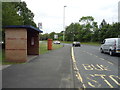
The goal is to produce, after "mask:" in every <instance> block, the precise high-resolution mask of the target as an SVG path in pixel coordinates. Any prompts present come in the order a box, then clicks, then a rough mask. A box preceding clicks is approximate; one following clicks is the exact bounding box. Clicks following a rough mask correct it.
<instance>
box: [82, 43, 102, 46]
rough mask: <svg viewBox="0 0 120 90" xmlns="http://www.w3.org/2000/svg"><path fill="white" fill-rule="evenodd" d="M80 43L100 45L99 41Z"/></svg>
mask: <svg viewBox="0 0 120 90" xmlns="http://www.w3.org/2000/svg"><path fill="white" fill-rule="evenodd" d="M81 44H85V45H94V46H100V45H101V44H100V43H99V42H81Z"/></svg>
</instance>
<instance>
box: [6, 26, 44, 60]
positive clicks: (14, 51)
mask: <svg viewBox="0 0 120 90" xmlns="http://www.w3.org/2000/svg"><path fill="white" fill-rule="evenodd" d="M4 30H5V60H6V61H9V62H26V61H27V57H28V55H39V33H42V32H43V31H41V30H39V29H38V28H35V27H33V26H28V25H17V26H16V25H15V26H5V27H4Z"/></svg>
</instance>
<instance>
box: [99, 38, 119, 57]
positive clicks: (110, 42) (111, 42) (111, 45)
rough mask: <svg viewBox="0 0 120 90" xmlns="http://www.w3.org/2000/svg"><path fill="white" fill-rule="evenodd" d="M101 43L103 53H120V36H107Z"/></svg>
mask: <svg viewBox="0 0 120 90" xmlns="http://www.w3.org/2000/svg"><path fill="white" fill-rule="evenodd" d="M101 44H102V45H101V47H100V52H101V53H109V54H110V55H111V56H112V55H114V54H120V38H107V39H105V40H103V42H102V43H101Z"/></svg>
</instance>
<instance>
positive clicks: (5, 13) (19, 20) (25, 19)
mask: <svg viewBox="0 0 120 90" xmlns="http://www.w3.org/2000/svg"><path fill="white" fill-rule="evenodd" d="M33 18H34V14H33V13H32V11H31V10H29V9H28V8H27V4H26V3H25V2H3V3H2V25H3V26H6V25H32V26H35V27H36V24H35V23H34V21H33Z"/></svg>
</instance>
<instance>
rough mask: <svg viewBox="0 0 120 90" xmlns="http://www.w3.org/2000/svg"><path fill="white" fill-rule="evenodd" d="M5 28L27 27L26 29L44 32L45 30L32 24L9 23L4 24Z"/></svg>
mask: <svg viewBox="0 0 120 90" xmlns="http://www.w3.org/2000/svg"><path fill="white" fill-rule="evenodd" d="M3 28H26V29H31V30H36V31H38V32H40V33H43V31H41V30H40V29H38V28H35V27H33V26H31V25H9V26H4V27H3Z"/></svg>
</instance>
